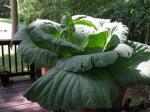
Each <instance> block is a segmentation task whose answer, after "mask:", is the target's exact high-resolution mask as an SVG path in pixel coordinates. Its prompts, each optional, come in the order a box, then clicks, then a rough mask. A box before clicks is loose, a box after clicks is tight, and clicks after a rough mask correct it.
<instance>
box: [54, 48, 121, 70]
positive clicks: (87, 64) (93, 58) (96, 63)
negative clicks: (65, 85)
mask: <svg viewBox="0 0 150 112" xmlns="http://www.w3.org/2000/svg"><path fill="white" fill-rule="evenodd" d="M117 59H118V54H117V52H115V51H109V52H102V53H95V54H88V55H78V56H72V57H68V58H62V59H60V60H58V62H57V64H56V67H58V68H60V69H62V70H66V71H71V72H84V71H88V70H90V69H94V68H102V67H107V66H108V65H111V64H114V63H115V62H116V60H117Z"/></svg>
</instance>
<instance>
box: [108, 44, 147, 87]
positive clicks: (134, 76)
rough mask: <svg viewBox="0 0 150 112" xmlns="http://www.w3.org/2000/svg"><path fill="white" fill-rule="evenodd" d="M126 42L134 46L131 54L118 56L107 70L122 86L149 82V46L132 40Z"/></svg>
mask: <svg viewBox="0 0 150 112" xmlns="http://www.w3.org/2000/svg"><path fill="white" fill-rule="evenodd" d="M126 44H128V45H130V46H131V47H133V48H134V50H133V51H134V53H133V56H132V57H131V58H130V59H128V58H120V59H119V60H117V62H116V63H115V64H114V65H113V66H111V67H110V68H108V70H109V71H110V73H111V74H112V75H113V76H114V78H115V79H116V80H117V81H118V82H119V84H121V85H123V86H132V85H135V84H140V83H141V84H150V47H149V46H147V45H145V44H141V43H137V42H132V41H131V42H127V43H126Z"/></svg>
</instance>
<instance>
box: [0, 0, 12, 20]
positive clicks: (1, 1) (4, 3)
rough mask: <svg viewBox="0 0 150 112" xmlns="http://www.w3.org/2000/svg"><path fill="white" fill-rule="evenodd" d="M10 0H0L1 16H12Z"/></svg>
mask: <svg viewBox="0 0 150 112" xmlns="http://www.w3.org/2000/svg"><path fill="white" fill-rule="evenodd" d="M9 5H10V4H9V0H0V17H2V18H8V17H10V7H9Z"/></svg>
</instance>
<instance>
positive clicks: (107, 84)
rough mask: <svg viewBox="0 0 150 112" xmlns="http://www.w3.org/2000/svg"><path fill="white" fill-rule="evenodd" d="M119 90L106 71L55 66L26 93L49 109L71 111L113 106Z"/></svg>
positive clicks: (28, 97) (28, 96) (29, 98)
mask: <svg viewBox="0 0 150 112" xmlns="http://www.w3.org/2000/svg"><path fill="white" fill-rule="evenodd" d="M118 93H119V86H118V85H117V84H116V83H115V82H114V80H113V78H112V77H111V76H110V75H109V74H107V72H106V71H103V70H102V71H101V70H100V69H99V70H92V71H88V72H84V73H73V72H66V71H63V70H60V69H58V68H56V67H54V68H52V69H51V70H49V71H48V72H47V73H46V74H45V75H44V76H43V77H42V78H41V79H39V80H38V81H36V82H35V83H34V84H33V85H32V86H31V87H30V88H29V89H28V91H27V92H26V93H25V95H24V96H25V97H26V98H27V99H28V100H31V101H36V102H38V103H39V104H40V105H41V106H42V107H44V108H45V109H47V110H56V109H64V110H66V111H69V110H73V109H78V108H87V107H88V108H112V103H114V99H115V100H116V98H117V97H118ZM114 94H115V96H113V95H114ZM35 96H36V97H35ZM112 96H113V97H112ZM115 103H117V102H115Z"/></svg>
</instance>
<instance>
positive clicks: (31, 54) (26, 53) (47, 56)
mask: <svg viewBox="0 0 150 112" xmlns="http://www.w3.org/2000/svg"><path fill="white" fill-rule="evenodd" d="M22 36H25V37H23V38H22V39H24V38H26V39H25V40H23V41H22V42H21V43H20V45H19V47H18V53H19V54H20V55H21V57H22V58H23V59H24V60H25V61H26V62H27V63H28V64H33V63H34V64H35V65H36V66H38V67H43V66H49V65H54V64H55V63H56V60H57V55H56V54H55V53H53V52H51V51H48V50H46V49H43V48H40V47H39V46H38V45H36V44H35V43H34V42H33V41H32V40H31V39H30V37H29V35H28V34H27V33H25V31H24V35H22Z"/></svg>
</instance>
